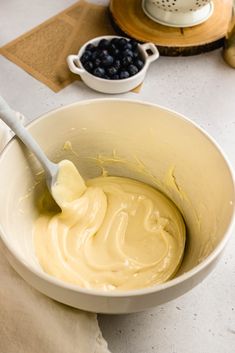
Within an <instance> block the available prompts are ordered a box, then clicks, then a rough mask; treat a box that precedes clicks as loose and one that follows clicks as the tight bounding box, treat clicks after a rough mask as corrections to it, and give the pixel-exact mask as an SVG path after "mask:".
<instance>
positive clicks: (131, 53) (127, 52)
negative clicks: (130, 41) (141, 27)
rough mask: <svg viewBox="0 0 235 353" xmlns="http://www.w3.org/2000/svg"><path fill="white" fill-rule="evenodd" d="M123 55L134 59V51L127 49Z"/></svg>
mask: <svg viewBox="0 0 235 353" xmlns="http://www.w3.org/2000/svg"><path fill="white" fill-rule="evenodd" d="M122 55H123V56H131V57H132V58H133V56H134V55H133V51H132V50H130V49H125V50H123V52H122Z"/></svg>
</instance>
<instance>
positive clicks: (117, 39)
mask: <svg viewBox="0 0 235 353" xmlns="http://www.w3.org/2000/svg"><path fill="white" fill-rule="evenodd" d="M118 43H119V38H112V39H111V41H110V44H114V45H115V46H118Z"/></svg>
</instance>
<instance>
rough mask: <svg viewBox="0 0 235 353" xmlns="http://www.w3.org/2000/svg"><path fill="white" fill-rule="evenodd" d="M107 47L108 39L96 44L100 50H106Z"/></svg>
mask: <svg viewBox="0 0 235 353" xmlns="http://www.w3.org/2000/svg"><path fill="white" fill-rule="evenodd" d="M108 46H109V40H108V39H101V41H100V42H99V44H98V47H99V48H101V49H107V48H108Z"/></svg>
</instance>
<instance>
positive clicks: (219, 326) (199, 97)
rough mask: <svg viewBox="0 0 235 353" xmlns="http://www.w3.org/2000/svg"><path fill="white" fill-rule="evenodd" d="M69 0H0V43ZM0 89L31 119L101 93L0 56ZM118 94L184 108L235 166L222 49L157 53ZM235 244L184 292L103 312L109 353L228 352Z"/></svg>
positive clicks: (229, 81)
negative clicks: (133, 308)
mask: <svg viewBox="0 0 235 353" xmlns="http://www.w3.org/2000/svg"><path fill="white" fill-rule="evenodd" d="M74 2H75V1H74V0H50V1H47V0H34V1H31V0H11V1H9V0H1V5H0V46H2V45H4V44H6V43H7V42H9V41H10V40H12V39H14V38H16V37H17V36H19V35H20V34H23V33H24V32H25V31H27V30H29V29H31V28H33V27H35V26H36V25H38V24H39V23H41V22H43V21H44V20H46V19H48V18H49V17H51V16H52V15H54V14H56V13H58V12H60V11H62V10H63V9H65V8H66V7H68V6H70V5H72V4H73V3H74ZM99 2H101V3H104V1H99ZM106 2H107V1H106ZM0 94H1V95H3V96H4V98H5V99H6V100H7V101H8V102H9V104H10V105H11V106H12V107H13V108H14V109H15V110H18V111H20V112H22V113H23V114H24V115H25V116H26V117H28V121H30V120H33V119H35V118H36V117H38V116H40V115H41V114H43V113H45V112H47V111H49V110H51V109H54V108H57V107H60V106H63V105H66V104H69V103H72V102H76V101H79V100H83V99H88V98H99V97H104V96H105V95H103V94H99V93H95V92H93V91H91V90H90V89H88V88H86V87H85V86H84V84H83V83H82V82H75V83H73V84H72V85H70V86H68V87H67V88H65V89H64V90H62V91H60V92H59V93H54V92H52V91H51V90H50V89H49V88H47V87H46V86H44V85H43V84H42V83H40V82H39V81H37V80H35V79H34V78H33V77H31V76H30V75H28V74H27V73H26V72H24V71H23V70H22V69H20V68H19V67H17V66H16V65H14V64H13V63H11V62H10V61H8V60H7V59H5V58H4V57H2V56H0ZM119 97H123V98H131V99H137V100H145V101H149V102H154V103H157V104H160V105H163V106H165V107H167V108H171V109H174V110H176V111H178V112H180V113H183V114H185V115H186V116H187V117H189V118H190V119H192V120H193V121H194V122H196V123H197V124H199V125H200V126H201V127H203V128H204V129H205V130H206V131H207V132H208V133H209V134H210V135H211V136H212V137H214V139H215V140H216V141H217V142H218V143H219V145H220V146H221V147H222V149H223V150H224V152H225V153H226V154H227V156H228V158H229V160H230V161H231V164H232V166H233V168H234V169H235V69H231V68H229V67H228V66H227V65H226V64H225V63H224V61H223V59H222V57H221V51H220V50H217V51H214V52H211V53H207V54H203V55H199V56H194V57H179V58H167V57H161V58H160V59H159V60H158V61H157V62H156V63H154V64H153V65H152V66H151V67H150V69H149V71H148V74H147V77H146V80H145V82H144V85H143V87H142V89H141V92H140V93H139V94H135V93H127V94H124V95H120V96H119ZM234 249H235V237H233V238H232V239H231V240H230V242H229V244H228V246H227V248H226V250H225V253H224V255H223V257H222V259H221V261H220V262H219V264H218V266H217V268H216V270H215V271H214V272H213V273H212V274H211V275H210V276H209V277H208V278H206V280H205V281H204V282H203V283H202V284H200V285H199V286H197V287H196V288H194V289H193V290H192V291H191V292H189V293H187V294H185V295H184V296H183V297H181V298H178V299H176V300H174V301H172V302H170V303H168V304H166V305H162V306H160V307H157V308H155V309H152V310H149V311H146V312H144V313H138V314H131V315H121V316H100V317H99V321H100V325H101V328H102V331H103V334H104V337H105V338H106V339H107V341H108V344H109V347H110V350H111V351H112V352H113V353H155V352H156V353H158V352H159V353H232V352H233V351H234V349H235V250H234ZM15 353H16V352H15ZM66 353H67V352H66ZM68 353H69V352H68Z"/></svg>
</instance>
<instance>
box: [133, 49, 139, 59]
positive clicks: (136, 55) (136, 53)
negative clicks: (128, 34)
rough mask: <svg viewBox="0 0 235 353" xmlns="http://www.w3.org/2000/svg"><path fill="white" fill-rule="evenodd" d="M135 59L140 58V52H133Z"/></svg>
mask: <svg viewBox="0 0 235 353" xmlns="http://www.w3.org/2000/svg"><path fill="white" fill-rule="evenodd" d="M133 57H134V58H135V59H139V58H140V53H139V52H138V50H134V51H133Z"/></svg>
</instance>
